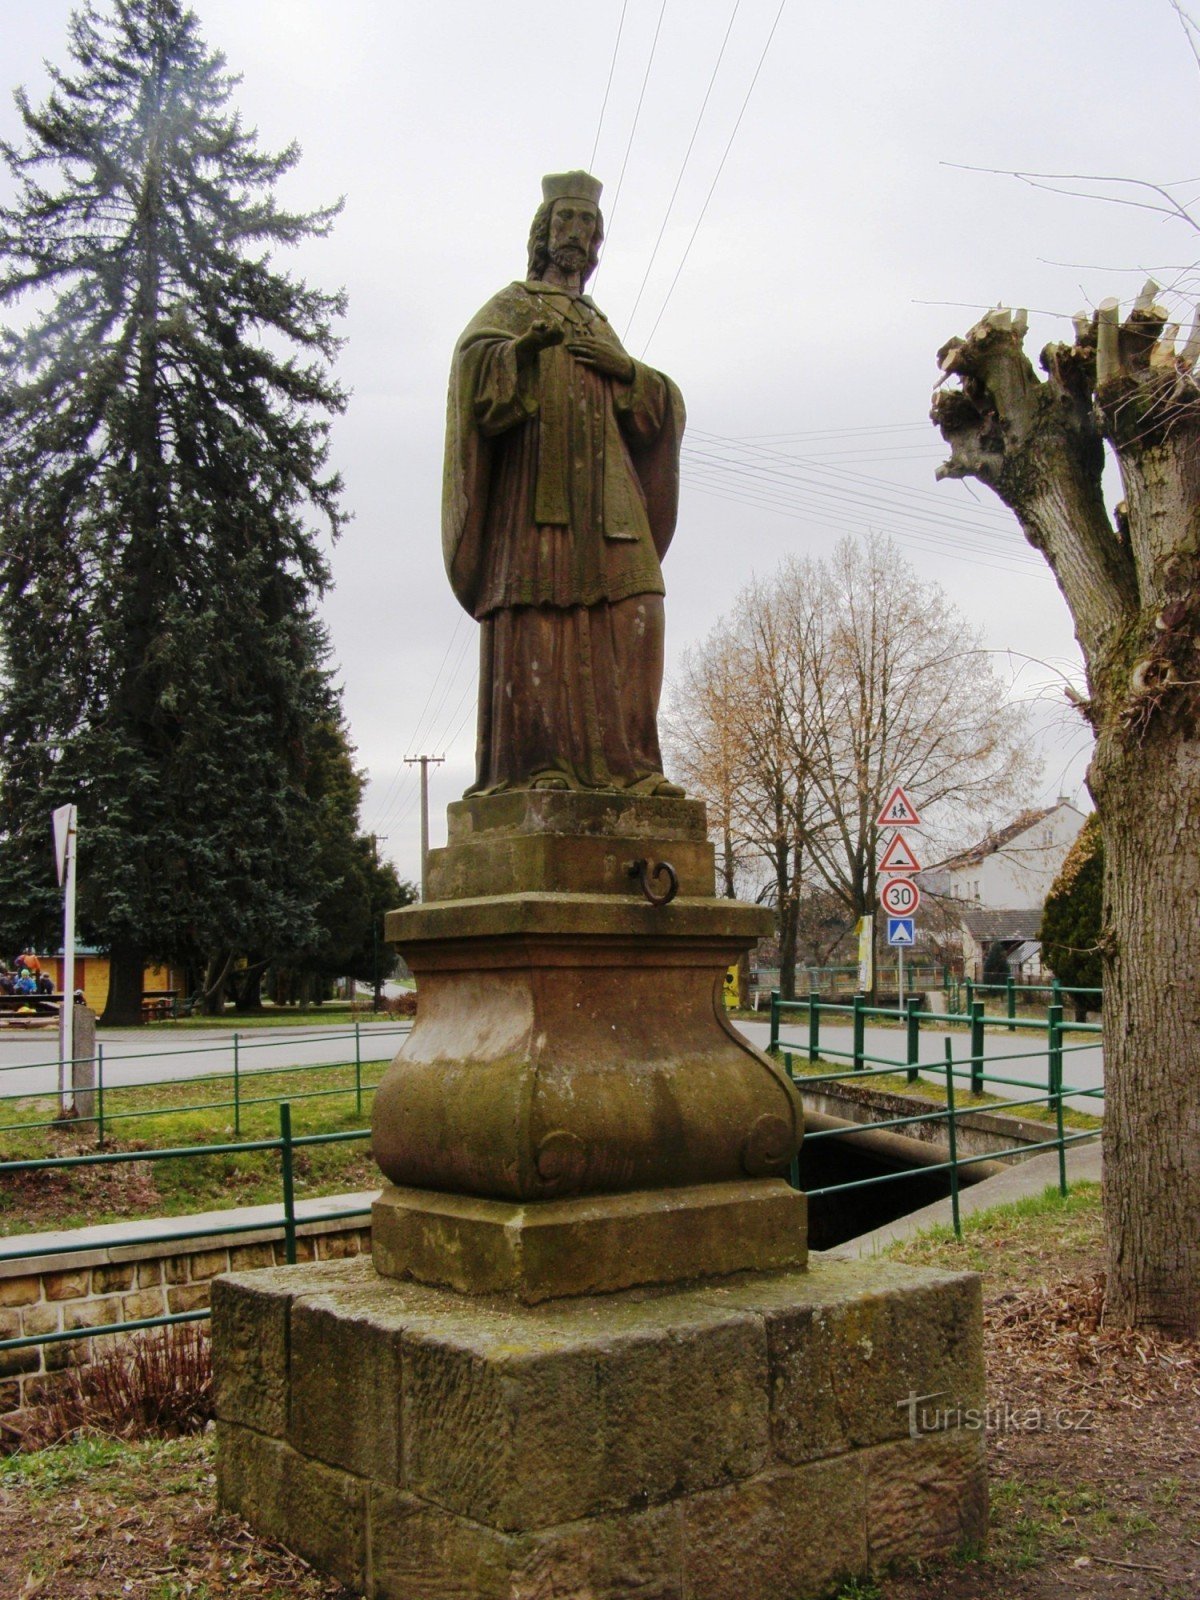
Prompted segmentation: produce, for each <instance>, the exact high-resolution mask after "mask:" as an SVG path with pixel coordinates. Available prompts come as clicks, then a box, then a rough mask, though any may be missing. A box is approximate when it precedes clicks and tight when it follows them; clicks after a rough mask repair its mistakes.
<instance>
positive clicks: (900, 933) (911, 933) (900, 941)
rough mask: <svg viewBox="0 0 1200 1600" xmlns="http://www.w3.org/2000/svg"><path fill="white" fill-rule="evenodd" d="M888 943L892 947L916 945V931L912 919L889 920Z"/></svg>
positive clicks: (894, 918)
mask: <svg viewBox="0 0 1200 1600" xmlns="http://www.w3.org/2000/svg"><path fill="white" fill-rule="evenodd" d="M888 943H889V944H891V945H900V946H901V947H902V948H903V947H904V946H905V945H911V944H915V943H916V929H915V928H914V925H913V919H912V917H889V918H888Z"/></svg>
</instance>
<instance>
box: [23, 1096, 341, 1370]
mask: <svg viewBox="0 0 1200 1600" xmlns="http://www.w3.org/2000/svg"><path fill="white" fill-rule="evenodd" d="M370 1137H371V1130H370V1129H369V1128H354V1129H351V1130H349V1131H344V1132H337V1133H305V1134H294V1133H293V1132H292V1108H291V1105H290V1104H289V1102H288V1101H286V1100H284V1101H281V1102H280V1105H279V1137H278V1138H276V1139H243V1140H240V1141H238V1142H237V1143H224V1144H199V1145H181V1146H179V1147H177V1148H172V1149H162V1150H106V1151H97V1152H96V1153H95V1154H93V1155H83V1156H48V1157H38V1158H36V1159H33V1158H31V1159H29V1160H22V1161H0V1181H2V1180H3V1179H4V1177H5V1176H6V1175H7V1174H9V1173H14V1174H15V1173H21V1172H48V1171H52V1170H53V1171H59V1172H61V1171H73V1170H76V1169H82V1168H88V1167H97V1166H114V1165H118V1164H120V1163H123V1162H130V1161H170V1160H180V1159H183V1160H186V1159H189V1158H194V1157H199V1156H218V1155H247V1154H250V1153H252V1152H254V1151H267V1150H274V1151H278V1153H279V1166H280V1187H281V1191H282V1205H281V1211H280V1217H279V1220H278V1221H277V1222H263V1221H262V1219H261V1218H260V1219H258V1220H257V1221H254V1222H231V1223H228V1224H226V1223H222V1224H221V1232H222V1233H223V1234H231V1233H268V1232H269V1233H272V1234H274V1235H276V1236H279V1237H282V1239H283V1243H284V1260H285V1261H286V1262H287V1263H288V1264H289V1265H294V1264H295V1261H296V1254H297V1251H296V1239H297V1227H298V1218H297V1214H296V1183H295V1153H296V1151H297V1150H300V1149H305V1148H311V1147H313V1146H317V1145H326V1144H346V1143H349V1142H351V1141H353V1140H361V1139H369V1138H370ZM370 1214H371V1212H370V1208H369V1207H367V1206H361V1207H351V1208H348V1209H344V1210H341V1211H322V1212H321V1213H320V1220H321V1222H322V1223H325V1222H342V1221H349V1220H351V1219H355V1218H359V1217H369V1216H370ZM204 1237H205V1235H203V1234H198V1233H196V1232H195V1231H194V1230H188V1229H175V1230H173V1231H168V1232H164V1233H154V1234H143V1235H141V1236H139V1237H138V1238H137V1239H136V1240H130V1241H128V1242H129V1243H130V1244H131V1245H132V1244H137V1245H146V1244H181V1245H185V1244H189V1243H190V1244H195V1243H196V1242H197V1241H202V1240H203V1239H204ZM95 1248H96V1240H95V1239H94V1238H92V1239H87V1240H82V1241H81V1242H79V1243H78V1244H74V1245H70V1244H68V1245H57V1244H56V1245H55V1248H54V1254H55V1255H56V1256H69V1255H71V1254H78V1253H79V1252H81V1251H86V1250H94V1249H95ZM45 1254H46V1247H45V1245H44V1244H42V1245H33V1246H30V1247H29V1248H28V1249H25V1250H4V1251H3V1252H2V1253H0V1260H4V1261H26V1260H30V1259H34V1258H36V1257H38V1256H44V1255H45ZM208 1314H209V1313H208V1311H207V1310H197V1311H178V1312H165V1313H164V1314H163V1315H162V1316H160V1317H138V1318H135V1319H130V1320H129V1321H126V1322H108V1323H104V1324H103V1325H102V1326H100V1327H86V1328H71V1329H63V1330H62V1331H60V1332H56V1333H43V1334H26V1335H23V1336H22V1337H20V1338H14V1339H0V1354H2V1353H3V1352H5V1351H7V1350H27V1349H29V1348H30V1347H31V1346H34V1345H43V1344H62V1343H65V1342H67V1341H69V1340H72V1339H91V1338H97V1337H99V1336H100V1335H102V1334H118V1333H136V1332H139V1331H141V1330H142V1329H146V1328H166V1327H170V1326H172V1325H173V1324H174V1323H177V1322H198V1321H201V1320H203V1319H204V1318H206V1317H207V1316H208Z"/></svg>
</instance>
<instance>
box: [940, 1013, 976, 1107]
mask: <svg viewBox="0 0 1200 1600" xmlns="http://www.w3.org/2000/svg"><path fill="white" fill-rule="evenodd" d="M983 1028H984V1023H983V1001H982V1000H973V1001H972V1002H971V1093H972V1094H982V1093H983ZM947 1043H949V1041H947Z"/></svg>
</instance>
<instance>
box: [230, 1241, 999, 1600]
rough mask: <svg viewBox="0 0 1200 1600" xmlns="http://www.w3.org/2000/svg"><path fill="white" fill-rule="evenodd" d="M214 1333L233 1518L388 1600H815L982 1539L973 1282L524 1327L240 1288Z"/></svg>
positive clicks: (720, 1301) (374, 1285) (367, 1277)
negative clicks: (900, 1563) (904, 1562)
mask: <svg viewBox="0 0 1200 1600" xmlns="http://www.w3.org/2000/svg"><path fill="white" fill-rule="evenodd" d="M213 1336H214V1341H215V1344H214V1357H215V1369H216V1373H217V1415H218V1490H219V1495H220V1499H221V1503H222V1504H223V1505H225V1506H227V1507H229V1508H231V1509H233V1510H235V1511H238V1512H240V1513H241V1514H242V1515H243V1516H245V1517H246V1518H247V1519H248V1520H249V1521H250V1522H251V1523H252V1524H253V1525H254V1527H256V1528H257V1529H258V1530H259V1531H260V1532H262V1533H264V1534H266V1535H267V1536H269V1537H272V1538H276V1539H279V1540H281V1541H282V1542H283V1543H285V1544H287V1545H288V1546H290V1547H291V1548H292V1549H295V1550H297V1551H299V1552H300V1553H301V1554H302V1555H304V1556H305V1557H307V1558H308V1559H309V1560H311V1561H313V1562H314V1563H315V1564H316V1565H318V1566H319V1567H321V1568H322V1569H324V1570H325V1571H328V1572H331V1573H333V1574H335V1575H336V1576H337V1577H338V1578H340V1579H341V1580H342V1581H343V1582H345V1583H347V1584H349V1585H350V1586H352V1587H354V1588H355V1589H358V1590H361V1591H362V1592H363V1593H364V1594H366V1595H369V1596H371V1597H373V1600H430V1597H432V1596H437V1597H438V1600H535V1597H536V1600H567V1597H571V1600H584V1597H586V1600H631V1597H633V1596H640V1597H644V1600H651V1597H653V1600H685V1597H686V1600H802V1597H808V1596H814V1597H815V1596H818V1595H822V1594H826V1593H828V1592H829V1590H830V1589H831V1588H832V1587H835V1586H836V1584H837V1583H838V1581H839V1580H841V1579H843V1578H845V1577H847V1576H849V1575H858V1576H859V1577H862V1576H864V1575H865V1574H866V1573H867V1572H869V1571H874V1570H878V1569H879V1568H881V1567H883V1566H885V1565H886V1564H887V1563H888V1562H891V1561H894V1560H896V1559H899V1558H923V1557H932V1556H937V1557H944V1556H946V1555H947V1554H949V1553H950V1552H951V1551H953V1549H954V1548H955V1547H956V1546H957V1545H959V1544H962V1543H964V1542H968V1541H976V1540H978V1539H979V1538H980V1537H981V1536H982V1534H983V1531H984V1527H985V1521H986V1485H985V1479H984V1472H983V1435H982V1433H981V1432H979V1431H977V1430H973V1429H971V1428H970V1427H969V1426H964V1423H966V1422H969V1420H970V1418H969V1416H968V1413H969V1412H970V1411H971V1410H972V1409H975V1410H976V1411H977V1412H978V1409H979V1408H981V1407H982V1403H983V1361H982V1350H981V1335H980V1305H979V1281H978V1279H977V1278H975V1277H974V1276H972V1275H969V1274H950V1273H943V1272H937V1271H931V1270H928V1269H916V1268H904V1267H897V1266H892V1265H889V1264H887V1263H879V1262H870V1263H863V1262H853V1263H850V1262H838V1263H830V1264H825V1263H818V1264H815V1265H813V1266H812V1267H811V1268H810V1270H808V1271H801V1272H797V1271H791V1272H777V1273H758V1274H743V1275H737V1276H732V1277H729V1278H726V1279H724V1280H722V1281H721V1282H720V1283H713V1284H709V1285H705V1286H692V1287H689V1288H683V1287H677V1288H673V1289H652V1290H633V1291H628V1292H625V1293H621V1294H612V1295H605V1296H601V1297H595V1298H590V1297H582V1298H575V1299H569V1300H556V1301H554V1302H552V1303H550V1304H547V1305H543V1306H537V1307H522V1306H520V1305H517V1304H515V1303H514V1302H513V1301H512V1300H511V1299H510V1298H507V1297H505V1298H500V1297H476V1298H472V1299H467V1298H465V1297H463V1296H461V1295H456V1294H453V1293H450V1292H447V1291H444V1290H438V1289H431V1288H428V1287H425V1286H423V1285H419V1284H411V1283H400V1282H397V1281H395V1280H389V1279H386V1278H381V1277H380V1276H379V1275H378V1274H377V1273H375V1271H374V1269H373V1268H372V1267H371V1266H370V1264H369V1263H366V1262H353V1263H341V1262H331V1263H324V1264H321V1265H319V1266H304V1267H289V1268H276V1269H269V1270H266V1271H260V1272H252V1273H243V1274H239V1275H237V1276H235V1277H226V1278H222V1279H219V1280H218V1281H217V1283H216V1285H215V1286H214V1294H213ZM930 1395H936V1396H937V1397H938V1398H937V1399H936V1401H933V1400H928V1399H926V1400H925V1401H924V1403H923V1405H917V1404H915V1403H914V1402H912V1401H910V1397H917V1396H930ZM935 1407H936V1415H935V1414H934V1412H933V1408H935ZM925 1428H931V1429H932V1430H933V1431H928V1432H926V1431H923V1430H924V1429H925Z"/></svg>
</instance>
